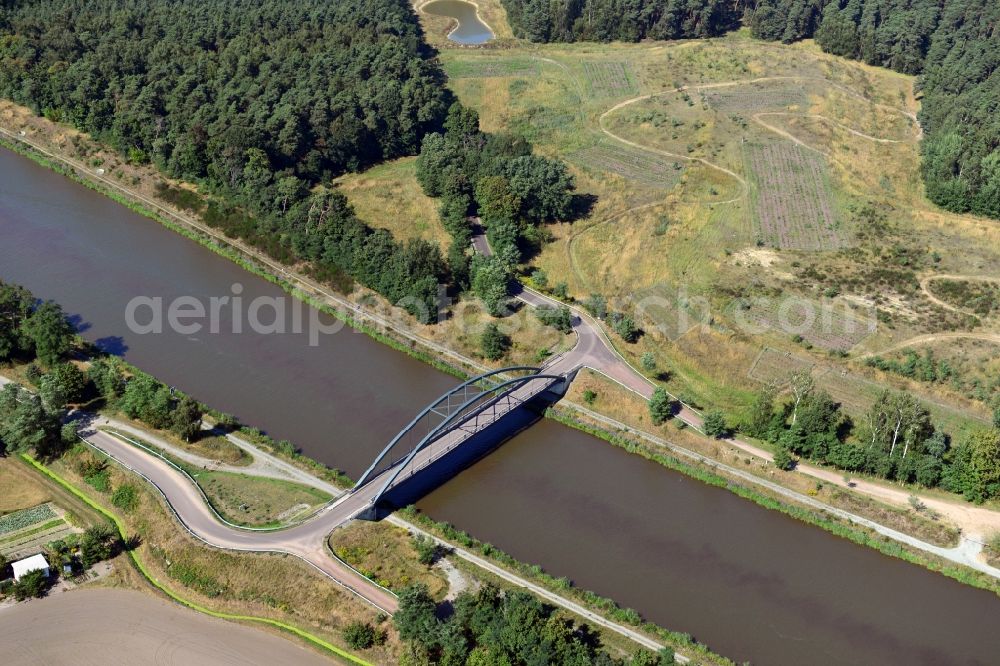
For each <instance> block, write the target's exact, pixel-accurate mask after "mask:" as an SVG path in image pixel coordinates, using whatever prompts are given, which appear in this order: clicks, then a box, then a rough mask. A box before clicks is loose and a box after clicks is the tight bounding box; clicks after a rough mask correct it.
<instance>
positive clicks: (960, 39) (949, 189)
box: [749, 0, 1000, 217]
mask: <svg viewBox="0 0 1000 666" xmlns="http://www.w3.org/2000/svg"><path fill="white" fill-rule="evenodd" d="M749 21H750V25H751V29H752V31H753V34H754V36H756V37H760V38H762V39H779V40H781V41H784V42H792V41H795V40H798V39H803V38H807V37H815V38H816V41H817V42H818V43H819V45H820V46H822V47H823V49H824V50H825V51H827V52H829V53H833V54H835V55H841V56H846V57H849V58H857V59H859V60H863V61H865V62H866V63H868V64H871V65H879V66H883V67H889V68H891V69H894V70H896V71H899V72H904V73H906V74H918V75H919V79H918V85H919V87H920V89H921V91H922V92H923V95H924V99H923V103H922V105H921V111H920V123H921V125H922V126H923V128H924V133H925V136H924V140H923V143H922V147H921V149H922V152H923V169H922V170H923V177H924V183H925V185H926V188H927V196H928V197H929V198H930V199H931V201H933V202H935V203H936V204H938V205H940V206H942V207H944V208H947V209H948V210H952V211H955V212H960V213H965V212H973V213H976V214H979V215H988V216H991V217H1000V114H998V113H997V108H998V106H1000V70H998V65H1000V48H997V32H996V30H997V27H996V26H997V24H998V23H1000V3H997V2H995V1H994V0H758V1H757V3H756V4H755V6H754V7H753V9H752V10H751V11H750V12H749Z"/></svg>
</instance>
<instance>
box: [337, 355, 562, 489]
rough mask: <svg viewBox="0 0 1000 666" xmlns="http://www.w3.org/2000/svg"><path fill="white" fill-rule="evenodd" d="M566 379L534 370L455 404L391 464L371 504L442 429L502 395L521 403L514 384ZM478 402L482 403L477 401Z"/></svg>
mask: <svg viewBox="0 0 1000 666" xmlns="http://www.w3.org/2000/svg"><path fill="white" fill-rule="evenodd" d="M521 369H525V368H521ZM529 369H533V368H529ZM489 374H491V375H492V374H497V373H489ZM565 379H566V377H565V376H563V375H548V374H541V373H535V374H532V375H527V376H524V377H516V378H514V379H508V380H505V381H502V382H500V383H499V384H494V385H492V386H489V387H488V388H486V389H485V390H483V391H481V392H479V393H477V394H475V395H473V396H472V397H471V398H468V399H466V400H464V401H463V402H462V404H461V405H459V406H458V408H457V409H455V410H454V411H452V412H451V413H450V414H448V416H447V417H445V418H444V420H442V421H441V422H440V423H439V424H437V425H436V426H435V427H434V428H432V429H431V431H430V432H428V433H427V434H426V435H424V437H423V438H422V439H421V440H420V441H419V442H418V443H417V445H416V446H414V447H413V448H412V449H411V450H410V452H409V453H408V454H407V456H406V457H405V458H404V459H403V460H402V462H401V463H398V464H395V465H394V467H395V469H394V470H393V471H392V474H390V475H389V478H387V479H386V480H385V482H384V483H383V484H382V487H381V488H380V489H379V491H378V493H377V494H376V495H375V496H374V497H373V498H372V500H371V503H372V505H375V504H377V503H378V501H379V500H380V499H381V498H382V496H383V495H384V494H385V493H386V492H387V491H388V490H389V488H390V487H391V486H392V484H393V483H394V482H395V481H396V479H397V478H399V475H400V474H402V473H403V470H405V469H406V468H407V467H408V466H409V464H410V463H411V462H412V461H413V459H414V458H415V457H416V455H417V454H418V453H420V451H422V450H423V449H424V448H425V447H427V446H428V445H429V444H431V443H433V442H434V441H435V440H437V439H438V438H439V437H441V436H442V435H444V434H445V433H447V432H449V431H451V429H452V427H453V426H454V425H455V424H456V423H460V422H461V421H462V420H463V419H465V418H467V417H469V416H471V415H473V414H475V415H478V414H479V413H481V412H482V411H484V408H486V407H488V406H490V405H496V404H497V403H499V402H501V401H503V400H505V399H507V400H513V401H514V402H515V403H517V404H516V405H514V407H516V406H519V405H520V404H523V403H524V402H526V400H519V399H517V398H513V397H512V396H511V394H512V392H513V391H514V390H516V389H517V388H519V387H520V386H522V385H524V384H527V383H528V382H533V381H538V380H548V382H549V383H548V384H546V388H547V387H549V386H551V385H552V384H553V383H555V382H559V381H564V380H565ZM542 391H544V389H542V390H540V391H539V393H541V392H542ZM534 395H537V394H534ZM532 397H533V396H532ZM480 402H481V403H482V404H477V403H480ZM507 407H508V410H507V411H505V412H504V414H506V413H508V412H509V411H510V409H512V407H511V406H510V405H507ZM470 408H472V409H470ZM501 417H502V415H501ZM404 430H405V429H404ZM394 441H395V440H394ZM387 448H388V447H387ZM361 485H362V484H361V482H359V483H358V484H357V485H355V490H357V488H359V487H360V486H361Z"/></svg>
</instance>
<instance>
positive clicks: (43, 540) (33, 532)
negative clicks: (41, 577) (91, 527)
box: [0, 503, 78, 560]
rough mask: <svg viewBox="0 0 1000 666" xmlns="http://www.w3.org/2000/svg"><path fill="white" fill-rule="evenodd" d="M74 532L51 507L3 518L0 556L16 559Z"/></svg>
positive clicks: (44, 505) (0, 526) (57, 510)
mask: <svg viewBox="0 0 1000 666" xmlns="http://www.w3.org/2000/svg"><path fill="white" fill-rule="evenodd" d="M75 531H78V530H75V529H74V528H73V527H72V526H71V525H70V524H69V523H67V522H66V520H65V519H64V518H63V515H62V511H61V510H59V509H57V508H56V507H54V506H53V505H52V504H51V503H45V504H39V505H38V506H34V507H31V508H29V509H22V510H21V511H15V512H13V513H9V514H7V515H6V516H3V517H2V518H0V555H3V556H4V557H6V558H7V559H9V560H10V559H17V558H19V557H23V556H25V555H29V554H31V553H34V552H37V551H38V550H39V549H40V548H42V547H43V546H45V545H46V544H49V543H51V542H53V541H56V540H58V539H61V538H63V537H64V536H66V535H68V534H71V533H73V532H75Z"/></svg>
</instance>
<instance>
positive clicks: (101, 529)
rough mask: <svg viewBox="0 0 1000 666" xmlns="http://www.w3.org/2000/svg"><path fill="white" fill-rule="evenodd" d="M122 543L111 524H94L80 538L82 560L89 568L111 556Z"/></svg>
mask: <svg viewBox="0 0 1000 666" xmlns="http://www.w3.org/2000/svg"><path fill="white" fill-rule="evenodd" d="M120 545H121V542H120V540H119V538H118V535H117V534H116V533H115V531H114V529H113V528H112V527H111V526H110V525H106V524H103V523H100V524H97V525H93V526H91V527H88V528H87V530H86V531H85V532H84V533H83V537H81V539H80V561H81V562H82V563H83V566H84V567H88V568H89V567H91V566H93V565H94V564H96V563H98V562H100V561H102V560H106V559H108V558H109V557H111V556H112V555H113V554H114V553H115V551H116V550H117V548H118V547H119V546H120Z"/></svg>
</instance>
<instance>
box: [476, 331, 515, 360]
mask: <svg viewBox="0 0 1000 666" xmlns="http://www.w3.org/2000/svg"><path fill="white" fill-rule="evenodd" d="M510 345H511V340H510V336H509V335H506V334H505V333H501V332H500V328H499V327H498V326H497V325H496V324H494V323H490V324H487V325H486V329H485V330H483V335H482V337H481V338H480V339H479V348H480V349H481V350H482V352H483V356H484V357H486V358H488V359H489V360H491V361H497V360H499V359H501V358H503V357H504V355H505V354H506V353H507V350H508V349H510Z"/></svg>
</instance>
